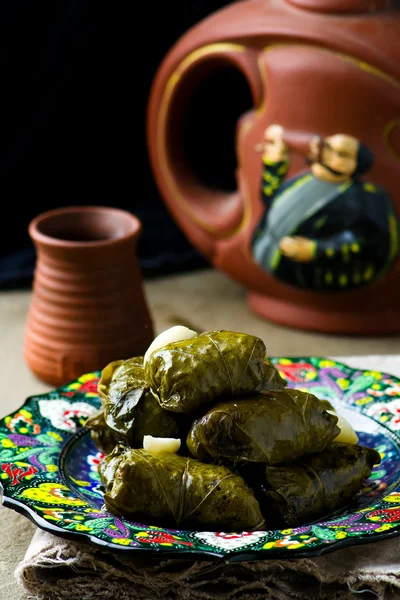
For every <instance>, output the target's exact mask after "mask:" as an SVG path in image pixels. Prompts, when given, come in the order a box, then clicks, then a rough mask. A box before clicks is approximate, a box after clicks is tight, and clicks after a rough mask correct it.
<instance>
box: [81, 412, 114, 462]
mask: <svg viewBox="0 0 400 600" xmlns="http://www.w3.org/2000/svg"><path fill="white" fill-rule="evenodd" d="M85 427H86V428H87V429H89V430H90V436H91V438H92V440H93V442H94V443H95V446H96V448H97V449H98V450H100V452H103V453H104V454H109V453H110V452H111V450H112V449H113V448H114V446H115V445H116V444H117V442H118V440H117V438H116V437H115V435H114V433H113V432H112V431H111V429H110V428H109V427H108V425H107V423H106V420H105V415H104V407H103V406H102V407H101V408H100V409H99V410H97V411H96V412H95V413H93V414H92V415H91V416H90V417H89V418H88V419H87V420H86V422H85Z"/></svg>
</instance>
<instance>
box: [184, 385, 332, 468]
mask: <svg viewBox="0 0 400 600" xmlns="http://www.w3.org/2000/svg"><path fill="white" fill-rule="evenodd" d="M325 407H326V404H325V403H324V402H322V403H321V401H320V400H319V399H318V398H317V397H316V396H313V395H312V394H309V393H307V392H301V391H299V390H292V389H285V390H271V391H269V392H264V393H263V394H253V395H252V396H249V397H246V398H241V399H238V400H231V401H228V402H220V403H219V404H216V405H215V406H214V407H213V408H211V410H209V411H208V413H206V414H205V415H204V416H203V417H201V418H200V419H198V420H196V421H195V422H194V424H193V425H192V428H191V430H190V432H189V434H188V437H187V446H188V449H189V451H190V453H191V454H192V455H193V456H194V457H195V458H201V459H202V460H206V459H207V456H209V457H211V459H212V460H214V461H215V462H219V463H224V462H232V463H241V462H244V461H249V462H262V463H267V464H270V465H275V464H278V463H281V462H291V461H293V460H295V459H297V458H300V457H301V456H304V455H306V454H312V453H315V452H321V451H322V450H324V448H325V447H326V446H327V445H328V444H329V443H330V442H332V440H333V439H334V438H335V437H336V436H337V435H338V434H339V432H340V430H339V428H338V427H337V425H336V424H337V421H338V417H337V416H336V415H334V414H330V413H328V412H327V410H326V408H325Z"/></svg>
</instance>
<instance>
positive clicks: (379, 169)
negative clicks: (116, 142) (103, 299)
mask: <svg viewBox="0 0 400 600" xmlns="http://www.w3.org/2000/svg"><path fill="white" fill-rule="evenodd" d="M232 68H233V69H235V70H236V71H237V72H238V73H240V74H241V75H242V76H243V78H244V79H245V80H246V82H247V85H248V89H249V90H250V93H251V97H252V103H253V108H251V109H250V110H248V111H247V112H245V113H244V114H241V115H240V116H238V120H237V124H236V134H235V154H236V158H237V168H236V172H235V179H236V190H234V191H232V192H226V191H224V190H222V189H219V188H217V187H213V186H212V185H210V184H209V183H208V182H207V183H206V182H205V180H204V179H203V178H202V177H201V176H200V175H199V169H198V168H196V164H192V163H191V160H192V159H191V156H193V153H191V154H190V153H189V154H188V153H187V152H186V150H185V148H186V147H187V146H185V144H187V143H189V144H190V140H189V142H187V140H186V138H187V134H186V132H185V126H186V123H187V121H186V117H187V114H188V113H190V111H192V112H193V107H192V106H191V102H192V98H193V97H194V94H195V93H196V90H197V89H198V88H199V86H202V85H203V84H204V82H206V81H207V79H208V78H210V77H211V76H214V74H215V73H221V78H222V77H223V76H224V71H225V70H227V69H230V70H231V69H232ZM209 92H210V95H211V96H212V94H213V92H212V89H209ZM234 101H235V94H234V90H233V91H232V90H231V95H230V96H229V97H226V105H227V106H229V105H230V103H232V102H234ZM210 105H211V106H212V102H211V101H210V102H209V103H208V104H207V106H210ZM220 105H221V103H220V104H219V106H220ZM196 106H197V110H198V115H197V116H200V112H201V110H202V108H201V105H200V106H199V104H197V105H196ZM211 110H212V108H211ZM201 117H202V119H203V122H206V121H207V117H206V118H205V117H204V116H203V115H201ZM192 118H194V119H196V115H193V114H192ZM222 118H223V115H221V120H222ZM215 122H216V119H213V123H214V124H215ZM217 128H218V125H217V127H215V125H214V130H210V131H208V135H209V144H210V148H211V147H212V145H213V144H214V143H215V141H214V137H215V133H216V129H217ZM185 136H186V137H185ZM185 140H186V141H185ZM192 143H193V144H196V140H192ZM148 145H149V153H150V157H151V163H152V168H153V171H154V174H155V178H156V181H157V183H158V186H159V188H160V191H161V193H162V195H163V198H164V199H165V202H166V204H167V205H168V207H169V209H170V211H171V213H172V215H173V216H174V217H175V219H176V221H177V222H178V223H179V224H180V226H181V227H182V229H183V230H184V231H185V233H186V234H187V236H188V237H189V238H190V239H191V241H192V242H193V243H194V244H195V245H196V246H197V247H198V248H199V249H200V250H201V251H202V252H203V253H204V254H205V255H206V256H207V257H208V258H209V259H210V261H211V262H212V263H213V264H214V265H215V266H216V267H217V268H218V269H221V270H222V271H224V272H225V273H227V274H228V275H229V276H230V277H232V278H234V279H236V280H237V281H239V282H241V283H242V284H243V285H244V286H246V287H247V288H248V290H249V305H250V307H251V309H252V310H254V311H255V312H256V313H258V314H259V315H261V316H263V317H265V318H268V319H271V320H274V321H277V322H280V323H283V324H286V325H289V326H293V327H299V328H304V329H312V330H320V331H326V332H342V333H352V334H382V333H395V332H400V263H399V258H398V257H399V249H400V244H399V231H400V227H399V223H400V185H399V184H400V178H399V167H400V11H399V3H398V2H397V0H394V1H393V2H388V1H386V0H382V1H380V0H352V1H351V2H350V1H349V0H245V1H243V2H235V3H233V4H232V5H230V6H228V7H227V8H225V9H223V10H221V11H219V12H217V13H214V14H213V15H211V16H210V17H209V18H207V19H206V20H204V21H202V22H201V23H199V24H198V25H197V26H196V27H194V28H193V29H191V30H190V31H188V32H187V34H185V35H184V36H183V37H182V38H181V39H180V40H179V41H178V42H177V44H176V45H175V46H174V47H173V48H172V49H171V51H170V52H169V54H168V55H167V56H166V57H165V59H164V61H163V63H162V64H161V66H160V69H159V71H158V73H157V75H156V78H155V80H154V82H153V87H152V91H151V95H150V99H149V106H148ZM214 156H215V154H214ZM202 161H203V163H207V151H205V152H204V153H203V156H202Z"/></svg>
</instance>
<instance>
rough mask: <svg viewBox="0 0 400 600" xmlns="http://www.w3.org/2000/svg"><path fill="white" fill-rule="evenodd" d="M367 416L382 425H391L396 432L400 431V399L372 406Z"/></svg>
mask: <svg viewBox="0 0 400 600" xmlns="http://www.w3.org/2000/svg"><path fill="white" fill-rule="evenodd" d="M366 414H367V415H369V416H370V417H373V418H374V419H376V420H377V421H380V422H381V423H385V424H387V425H390V427H391V428H392V429H394V430H398V429H400V398H396V400H391V401H390V402H376V403H374V404H371V405H370V406H369V407H368V408H367V410H366Z"/></svg>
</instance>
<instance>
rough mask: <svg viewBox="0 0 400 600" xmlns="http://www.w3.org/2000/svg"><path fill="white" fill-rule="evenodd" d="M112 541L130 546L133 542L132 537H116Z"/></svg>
mask: <svg viewBox="0 0 400 600" xmlns="http://www.w3.org/2000/svg"><path fill="white" fill-rule="evenodd" d="M111 541H112V543H113V544H121V546H129V544H130V543H131V542H133V540H131V539H130V538H115V539H113V540H111Z"/></svg>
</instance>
